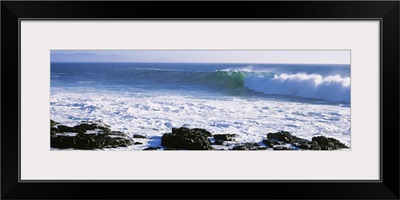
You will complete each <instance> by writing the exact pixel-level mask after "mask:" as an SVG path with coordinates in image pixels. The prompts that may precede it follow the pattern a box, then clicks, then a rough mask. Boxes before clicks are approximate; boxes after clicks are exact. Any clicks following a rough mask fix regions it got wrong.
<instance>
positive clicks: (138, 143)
mask: <svg viewBox="0 0 400 200" xmlns="http://www.w3.org/2000/svg"><path fill="white" fill-rule="evenodd" d="M133 144H134V145H141V144H143V143H141V142H135V143H133Z"/></svg>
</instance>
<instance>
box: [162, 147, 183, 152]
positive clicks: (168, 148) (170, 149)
mask: <svg viewBox="0 0 400 200" xmlns="http://www.w3.org/2000/svg"><path fill="white" fill-rule="evenodd" d="M164 150H166V151H175V150H181V149H180V148H170V147H167V148H164Z"/></svg>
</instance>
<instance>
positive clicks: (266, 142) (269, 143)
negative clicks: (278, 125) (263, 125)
mask: <svg viewBox="0 0 400 200" xmlns="http://www.w3.org/2000/svg"><path fill="white" fill-rule="evenodd" d="M262 143H264V144H265V146H267V147H270V148H272V147H274V144H273V143H272V142H271V140H263V141H262Z"/></svg>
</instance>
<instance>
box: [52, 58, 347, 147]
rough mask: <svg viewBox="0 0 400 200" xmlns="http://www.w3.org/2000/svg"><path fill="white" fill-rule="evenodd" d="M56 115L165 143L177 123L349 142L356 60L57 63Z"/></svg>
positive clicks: (254, 135) (246, 134)
mask: <svg viewBox="0 0 400 200" xmlns="http://www.w3.org/2000/svg"><path fill="white" fill-rule="evenodd" d="M50 113H51V119H53V120H56V121H59V122H62V123H64V124H69V125H74V124H77V123H79V122H80V121H82V120H99V121H102V122H104V123H106V124H109V125H111V128H112V129H114V130H120V131H124V132H126V133H128V134H132V135H133V134H143V135H147V136H148V137H150V138H153V140H150V141H146V142H145V143H144V144H143V145H135V146H132V147H128V148H127V149H140V148H143V147H145V146H156V145H159V142H160V141H159V137H161V136H162V134H163V133H167V132H171V128H172V127H181V126H187V127H192V128H195V127H197V128H205V129H207V130H210V131H211V132H213V133H215V134H223V133H235V134H238V138H237V141H239V142H259V141H261V140H262V138H264V137H265V135H266V134H267V133H268V132H276V131H280V130H286V131H289V132H291V133H292V134H294V135H297V136H299V137H303V138H306V139H311V138H312V137H313V136H316V135H324V136H328V137H334V138H336V139H338V140H340V141H341V142H344V143H345V144H347V145H348V146H350V122H351V121H350V66H349V65H307V64H209V63H201V64H199V63H196V64H194V63H51V101H50Z"/></svg>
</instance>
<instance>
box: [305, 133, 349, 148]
mask: <svg viewBox="0 0 400 200" xmlns="http://www.w3.org/2000/svg"><path fill="white" fill-rule="evenodd" d="M311 141H312V142H313V143H314V144H315V143H316V144H318V146H320V149H321V150H337V149H343V148H349V147H347V146H346V145H345V144H343V143H341V142H340V141H339V140H337V139H335V138H327V137H325V136H317V137H313V138H312V139H311Z"/></svg>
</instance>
